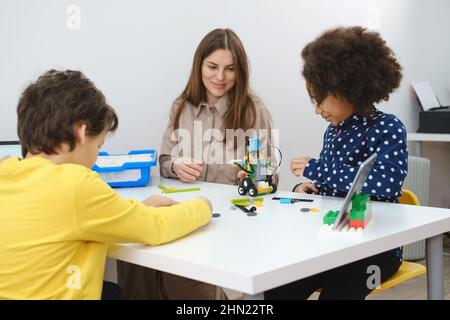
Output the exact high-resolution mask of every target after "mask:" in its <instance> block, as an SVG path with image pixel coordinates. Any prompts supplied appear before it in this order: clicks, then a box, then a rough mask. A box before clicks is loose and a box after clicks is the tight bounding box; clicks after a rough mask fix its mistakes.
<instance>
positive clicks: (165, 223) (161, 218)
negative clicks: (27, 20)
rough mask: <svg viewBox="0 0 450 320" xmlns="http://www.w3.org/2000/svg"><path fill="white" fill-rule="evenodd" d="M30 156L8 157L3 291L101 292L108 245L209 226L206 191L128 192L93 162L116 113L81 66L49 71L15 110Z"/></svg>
mask: <svg viewBox="0 0 450 320" xmlns="http://www.w3.org/2000/svg"><path fill="white" fill-rule="evenodd" d="M17 114H18V135H19V139H20V142H21V145H22V153H23V156H24V159H23V160H19V159H18V158H17V157H15V158H14V157H13V158H8V159H6V160H4V161H3V162H2V163H0V299H99V298H100V296H101V290H102V281H103V270H104V267H105V259H106V251H107V244H108V243H116V242H140V243H145V244H149V245H158V244H161V243H165V242H169V241H172V240H175V239H177V238H180V237H182V236H184V235H186V234H188V233H190V232H192V231H194V230H195V229H197V228H199V227H201V226H203V225H205V224H207V223H208V221H209V220H210V218H211V212H212V208H211V204H210V202H209V200H207V199H205V198H198V199H194V200H192V201H187V202H184V203H180V204H176V203H175V202H174V201H172V200H171V199H169V198H165V197H158V196H151V197H149V198H148V199H146V200H145V201H144V202H143V203H142V202H139V201H134V200H125V199H123V198H122V197H120V196H119V195H118V194H117V193H116V192H115V191H114V190H112V189H111V188H110V187H109V186H108V185H106V184H105V183H104V182H103V181H102V180H101V178H100V177H99V176H98V174H97V173H95V172H93V171H92V170H91V169H90V168H91V167H92V166H93V165H94V163H95V161H96V158H97V154H98V149H99V147H100V146H101V145H102V144H103V142H104V139H105V137H106V135H107V134H108V133H109V132H114V131H115V130H116V129H117V126H118V119H117V116H116V113H115V112H114V110H113V109H112V108H111V107H110V106H109V105H108V104H107V103H106V100H105V97H104V96H103V94H102V93H101V92H100V91H99V90H98V89H97V88H96V87H95V86H94V84H93V83H92V82H91V81H90V80H89V79H87V78H85V77H84V75H83V74H82V73H81V72H77V71H70V70H67V71H63V72H60V71H55V70H51V71H49V72H47V73H45V74H44V75H42V76H41V77H39V79H38V80H37V81H36V82H35V83H33V84H31V85H30V86H28V88H26V89H25V91H24V92H23V94H22V96H21V99H20V101H19V105H18V108H17Z"/></svg>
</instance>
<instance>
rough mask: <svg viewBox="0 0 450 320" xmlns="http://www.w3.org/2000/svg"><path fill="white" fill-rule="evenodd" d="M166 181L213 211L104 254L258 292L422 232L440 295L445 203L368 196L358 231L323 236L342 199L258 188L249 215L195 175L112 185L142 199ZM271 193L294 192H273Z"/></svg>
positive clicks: (447, 226) (434, 289) (431, 280)
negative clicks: (188, 230) (185, 231)
mask: <svg viewBox="0 0 450 320" xmlns="http://www.w3.org/2000/svg"><path fill="white" fill-rule="evenodd" d="M160 182H161V183H163V184H164V185H166V186H169V187H171V186H184V187H191V186H192V185H195V186H199V187H201V190H200V191H196V192H186V193H174V194H171V195H170V196H171V197H173V198H174V199H177V200H187V199H190V198H192V197H196V196H200V195H202V196H207V197H209V198H210V199H211V200H212V203H213V206H214V212H218V213H220V214H221V217H219V218H213V219H212V221H211V222H210V223H209V224H208V225H207V226H205V227H203V228H201V229H199V230H197V231H195V232H194V233H192V234H190V235H189V236H187V237H184V238H182V239H179V240H177V241H175V242H172V243H168V244H164V245H161V246H154V247H149V246H145V245H141V244H116V245H113V246H112V247H111V249H110V251H109V253H108V256H109V257H111V258H114V259H118V260H123V261H127V262H131V263H134V264H138V265H141V266H145V267H149V268H154V269H158V270H162V271H165V272H169V273H173V274H177V275H180V276H184V277H187V278H191V279H196V280H200V281H203V282H207V283H211V284H215V285H218V286H222V287H225V288H229V289H233V290H237V291H241V292H244V293H245V294H246V298H253V299H261V298H263V297H264V295H263V293H264V291H266V290H269V289H272V288H274V287H278V286H280V285H283V284H286V283H289V282H292V281H295V280H298V279H302V278H305V277H308V276H311V275H313V274H317V273H320V272H322V271H326V270H329V269H332V268H335V267H338V266H341V265H344V264H347V263H350V262H353V261H357V260H359V259H363V258H366V257H369V256H372V255H375V254H378V253H381V252H384V251H387V250H390V249H393V248H396V247H400V246H402V245H405V244H408V243H411V242H415V241H418V240H422V239H427V257H428V259H427V267H428V297H429V298H430V299H443V297H444V284H443V258H442V253H443V252H442V251H443V250H442V233H444V232H447V231H449V230H450V210H449V209H440V208H430V207H414V206H407V205H396V204H389V203H374V204H373V221H372V225H371V226H370V228H369V229H368V230H367V231H370V232H367V234H365V235H363V236H362V237H359V238H358V237H345V236H344V237H338V238H336V237H333V239H332V241H330V239H329V238H328V237H324V236H323V235H321V234H319V232H318V231H319V228H320V227H321V225H322V217H323V215H324V214H325V213H326V212H327V211H328V210H331V209H333V210H334V209H338V208H340V206H341V204H342V201H343V200H342V199H340V198H331V197H322V196H308V197H311V198H313V199H314V202H313V203H296V204H280V203H279V202H278V201H274V200H271V198H272V196H273V195H266V196H264V198H265V200H264V207H263V208H260V209H258V211H259V214H258V215H257V216H256V217H249V216H247V215H246V214H245V213H244V212H242V211H241V210H231V204H230V202H229V200H230V199H232V198H239V195H238V192H237V187H235V186H228V185H221V184H211V183H204V182H198V183H195V184H190V185H186V184H182V183H181V182H180V181H177V180H172V179H161V180H160V178H159V177H153V178H152V183H151V186H149V187H146V188H129V189H117V190H118V192H119V193H120V194H121V195H123V196H125V197H127V198H134V199H139V200H143V199H144V198H146V197H147V196H148V195H149V194H160V193H161V192H160V190H159V189H158V188H157V187H156V186H157V185H158V183H160ZM276 195H277V196H291V197H298V196H299V194H293V193H290V192H281V191H279V192H277V194H276ZM301 207H317V208H319V209H320V214H314V213H301V212H300V208H301Z"/></svg>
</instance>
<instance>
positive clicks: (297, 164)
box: [291, 157, 312, 177]
mask: <svg viewBox="0 0 450 320" xmlns="http://www.w3.org/2000/svg"><path fill="white" fill-rule="evenodd" d="M311 159H312V158H311V157H298V158H294V159H292V160H291V172H292V173H293V174H294V175H296V176H297V177H300V176H303V172H304V171H305V168H306V165H307V164H308V162H309V160H311Z"/></svg>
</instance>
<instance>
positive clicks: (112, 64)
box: [0, 0, 450, 207]
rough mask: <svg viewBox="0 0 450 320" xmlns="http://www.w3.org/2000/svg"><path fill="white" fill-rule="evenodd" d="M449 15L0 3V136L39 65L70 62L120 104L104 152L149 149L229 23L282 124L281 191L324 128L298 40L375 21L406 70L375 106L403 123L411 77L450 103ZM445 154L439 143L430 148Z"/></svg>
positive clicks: (210, 4) (258, 1)
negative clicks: (198, 58)
mask: <svg viewBox="0 0 450 320" xmlns="http://www.w3.org/2000/svg"><path fill="white" fill-rule="evenodd" d="M72 4H74V5H77V6H79V8H80V9H81V29H80V30H69V28H68V27H67V25H66V23H67V19H68V17H69V15H68V14H67V13H66V9H67V8H68V6H69V5H72ZM377 8H378V9H377ZM377 10H378V11H377ZM377 12H379V13H380V15H379V19H378V18H377V14H376V13H377ZM449 13H450V1H448V0H432V1H423V0H395V1H392V0H378V1H376V0H365V1H363V0H340V1H336V0H316V1H301V0H283V1H277V0H245V1H243V0H228V1H221V2H219V1H211V0H191V1H183V0H171V1H144V0H134V1H125V0H116V1H110V0H72V1H62V0H0V48H1V49H0V112H1V119H0V121H1V122H0V123H1V126H0V140H9V139H16V133H15V127H16V117H15V107H16V104H17V101H18V97H19V94H20V92H21V90H22V89H23V88H24V87H25V86H26V84H27V83H29V82H30V81H31V80H34V79H35V78H36V77H37V76H38V75H39V74H40V73H42V72H44V71H45V70H47V69H49V68H58V69H65V68H73V69H80V70H82V71H83V72H85V73H86V74H87V75H88V76H89V77H90V78H91V79H93V80H94V82H95V83H96V84H97V86H98V87H99V88H100V89H101V90H103V91H104V93H105V94H106V96H107V97H108V99H109V102H110V103H111V105H113V106H114V107H115V109H116V110H117V111H118V113H119V117H120V128H119V130H118V132H117V133H116V135H115V136H114V137H113V138H112V139H111V140H110V141H109V142H108V143H107V145H106V147H105V149H107V150H108V151H111V152H125V151H128V150H129V149H133V148H142V147H153V148H159V145H160V139H161V135H162V132H163V130H164V128H165V125H166V122H167V119H168V112H169V107H170V105H171V103H172V101H173V100H174V99H175V97H176V96H177V95H178V94H179V93H180V92H181V90H182V89H183V87H184V85H185V84H186V81H187V77H188V74H189V72H190V68H191V64H192V57H193V53H194V51H195V48H196V46H197V44H198V42H199V41H200V40H201V38H202V37H203V36H204V35H205V34H206V33H207V32H209V31H210V30H212V29H214V28H216V27H230V28H232V29H234V30H235V31H236V32H237V34H238V35H239V36H240V37H241V39H242V41H243V42H244V45H245V46H246V49H247V52H248V55H249V59H250V62H251V66H252V77H251V81H252V87H253V88H254V90H255V91H256V93H257V94H258V95H259V96H261V97H262V98H263V100H264V101H265V103H266V104H267V106H268V108H269V110H270V111H271V113H272V115H273V118H274V121H275V127H276V128H280V140H281V141H280V142H281V148H282V150H283V155H284V159H285V160H286V161H285V162H284V166H283V169H282V170H281V177H282V182H281V188H283V189H288V188H290V187H291V186H292V185H293V184H294V183H295V181H296V179H295V178H294V177H292V176H291V175H290V174H289V172H288V167H289V166H288V160H289V159H290V158H292V157H294V156H300V155H311V156H317V155H318V153H319V151H320V148H321V139H322V133H323V130H324V129H325V127H326V124H325V123H324V122H323V121H322V120H321V119H320V118H319V117H317V116H315V115H314V113H313V110H312V105H311V103H310V101H309V98H308V96H307V94H306V91H305V89H304V81H303V79H302V78H301V76H300V68H301V65H300V51H301V49H302V48H303V46H304V45H305V44H306V43H307V42H308V41H311V40H312V39H313V38H314V37H315V36H317V35H318V34H319V33H321V32H322V31H324V30H325V29H328V28H330V27H332V26H336V25H363V26H367V25H371V26H375V27H376V26H377V25H378V29H379V31H380V32H381V33H382V35H383V36H384V37H385V39H386V40H387V41H388V43H389V45H390V46H391V47H392V48H393V49H394V51H395V52H396V53H397V55H398V57H399V60H400V62H401V64H402V65H403V67H404V74H405V77H404V81H403V83H402V87H401V88H400V89H399V90H398V91H397V92H396V93H395V94H394V95H393V96H392V99H391V100H390V101H389V102H388V103H386V104H384V105H383V106H382V107H381V109H383V110H384V111H387V112H392V113H395V114H397V115H398V116H399V117H400V118H401V119H402V120H403V122H404V123H405V124H406V126H407V128H408V129H409V131H411V132H412V131H415V130H416V129H417V127H418V106H417V102H416V100H415V98H414V96H413V95H412V94H411V92H410V89H409V83H410V82H412V81H420V80H429V81H430V82H431V84H432V85H433V87H434V89H435V91H436V92H437V93H438V95H439V97H440V99H441V102H442V103H443V104H446V105H449V104H450V58H449V57H450V41H449V40H448V39H449V35H448V34H449V31H450V19H448V14H449ZM449 151H450V147H449V146H446V145H439V146H438V147H437V148H434V150H431V154H430V157H431V158H432V160H433V157H441V156H446V155H448V154H449ZM426 152H428V151H427V150H426ZM441 162H442V161H441ZM436 163H437V162H436ZM440 165H442V164H440ZM438 170H439V171H437V172H442V171H445V174H447V176H445V175H444V177H442V175H439V174H437V177H438V179H441V180H442V179H444V180H442V181H441V182H440V184H439V183H438V185H439V186H440V190H443V189H442V186H444V190H447V191H448V190H450V188H449V183H448V181H449V180H450V178H449V176H448V175H449V173H448V163H447V168H445V163H444V164H443V167H440V168H438ZM155 173H156V171H155ZM432 176H433V175H432ZM439 201H440V202H439V203H434V204H435V205H443V206H447V207H450V199H448V198H445V197H444V199H442V197H441V198H440V199H439ZM431 203H432V204H433V195H432V197H431Z"/></svg>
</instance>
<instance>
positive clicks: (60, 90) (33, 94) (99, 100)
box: [17, 70, 119, 157]
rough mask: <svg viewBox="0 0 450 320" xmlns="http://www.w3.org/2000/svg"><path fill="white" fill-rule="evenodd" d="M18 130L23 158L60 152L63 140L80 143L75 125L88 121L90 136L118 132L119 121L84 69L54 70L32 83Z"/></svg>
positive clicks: (19, 113)
mask: <svg viewBox="0 0 450 320" xmlns="http://www.w3.org/2000/svg"><path fill="white" fill-rule="evenodd" d="M17 116H18V123H17V133H18V136H19V139H20V143H21V145H22V155H23V157H25V156H26V154H27V153H28V152H29V153H31V154H37V153H40V152H43V153H46V154H56V153H57V152H56V148H57V147H58V146H59V145H60V144H61V143H64V142H65V143H67V144H68V145H69V146H70V150H73V149H74V148H75V146H76V137H75V135H74V130H73V126H74V125H75V124H77V123H83V124H86V127H87V128H86V129H87V134H88V135H89V136H98V135H100V134H101V133H102V132H103V131H105V130H107V131H109V132H114V131H115V130H116V129H117V127H118V125H119V120H118V118H117V115H116V113H115V111H114V109H113V108H112V107H111V106H109V105H108V104H107V103H106V99H105V96H104V95H103V93H102V92H101V91H100V90H98V89H97V88H96V87H95V85H94V84H93V83H92V81H90V80H89V79H88V78H86V77H85V76H84V75H83V73H81V72H80V71H72V70H66V71H57V70H50V71H48V72H46V73H44V74H43V75H41V76H40V77H39V78H38V79H37V81H36V82H34V83H32V84H31V85H29V86H28V87H27V88H26V89H25V90H24V92H23V93H22V96H21V97H20V100H19V104H18V106H17Z"/></svg>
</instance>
